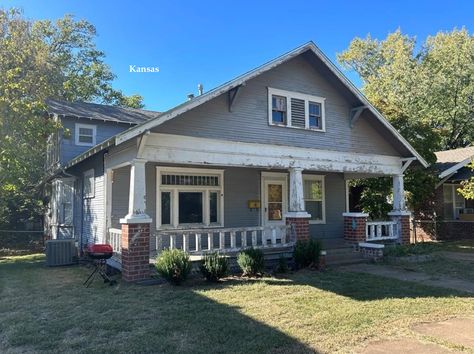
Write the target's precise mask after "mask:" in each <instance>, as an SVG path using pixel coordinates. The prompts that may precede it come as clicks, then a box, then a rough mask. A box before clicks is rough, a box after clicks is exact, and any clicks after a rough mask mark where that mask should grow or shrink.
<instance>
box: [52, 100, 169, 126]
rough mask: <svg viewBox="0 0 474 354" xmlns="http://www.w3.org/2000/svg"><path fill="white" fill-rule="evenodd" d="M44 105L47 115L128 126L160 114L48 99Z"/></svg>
mask: <svg viewBox="0 0 474 354" xmlns="http://www.w3.org/2000/svg"><path fill="white" fill-rule="evenodd" d="M46 105H47V112H48V113H49V114H57V115H62V116H67V117H77V118H88V119H97V120H102V121H111V122H118V123H128V124H140V123H143V122H146V121H148V120H150V119H153V118H156V117H158V116H159V115H160V112H155V111H147V110H145V109H134V108H125V107H119V106H110V105H105V104H97V103H88V102H67V101H61V100H53V99H49V100H47V101H46Z"/></svg>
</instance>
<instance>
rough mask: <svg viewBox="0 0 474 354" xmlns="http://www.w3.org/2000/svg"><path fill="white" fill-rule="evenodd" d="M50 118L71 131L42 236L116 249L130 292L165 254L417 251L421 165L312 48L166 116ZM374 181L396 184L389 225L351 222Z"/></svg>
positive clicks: (62, 142) (83, 109)
mask: <svg viewBox="0 0 474 354" xmlns="http://www.w3.org/2000/svg"><path fill="white" fill-rule="evenodd" d="M49 113H50V114H51V116H52V117H53V118H54V119H60V120H61V121H62V122H63V125H64V126H65V127H67V128H68V129H69V130H68V132H67V133H68V134H64V132H63V131H61V132H58V134H57V135H55V136H54V137H51V143H52V144H51V147H50V155H51V156H52V158H51V159H50V162H51V164H50V166H49V170H50V171H51V176H52V177H51V185H50V192H49V193H50V195H51V198H50V200H51V203H50V211H49V213H48V223H47V229H48V230H47V231H48V232H49V234H50V235H51V237H53V238H64V237H69V238H75V239H76V240H77V243H78V244H79V245H80V246H81V247H82V246H83V245H85V244H87V243H104V242H107V243H110V244H112V246H113V247H114V250H115V252H116V258H115V259H116V261H117V262H119V263H120V266H121V269H122V276H123V278H124V279H125V280H129V281H134V280H139V279H143V278H146V277H148V276H149V262H150V254H151V255H153V254H156V252H159V251H160V250H161V249H163V248H164V247H172V248H173V247H179V248H183V249H184V250H186V251H188V252H190V253H191V254H192V255H196V256H199V255H201V254H202V253H203V252H207V251H209V250H219V251H220V252H236V251H238V250H239V249H241V248H244V247H248V246H254V247H261V248H264V249H272V250H283V249H288V248H291V247H292V246H293V244H294V242H295V240H297V239H307V238H309V237H313V238H317V239H322V240H323V242H325V243H326V244H330V243H331V242H337V241H344V240H345V241H346V242H371V241H374V240H395V241H398V242H409V228H408V226H409V221H408V220H409V215H410V214H409V212H407V211H406V208H405V200H404V189H403V173H404V171H405V170H406V168H407V167H408V166H409V164H410V163H411V162H413V161H415V160H416V161H418V163H420V164H422V165H423V166H426V162H425V161H424V160H423V158H422V157H421V156H420V155H419V154H418V153H417V152H416V151H415V150H414V149H413V148H412V147H411V146H410V144H409V143H408V142H407V141H406V140H405V139H404V138H403V137H402V136H401V135H400V134H399V133H398V132H397V131H396V130H395V129H394V128H393V126H391V125H390V124H389V123H388V122H387V120H386V119H385V118H384V117H383V116H382V115H381V114H380V113H379V112H378V111H377V110H376V109H375V108H374V107H373V106H372V105H371V104H370V102H368V100H367V99H366V98H365V97H364V96H363V95H362V94H361V93H360V92H359V91H358V89H357V88H356V87H355V86H354V85H353V84H352V83H351V82H350V81H349V80H348V79H347V78H346V77H345V76H344V75H343V74H342V73H341V72H340V71H339V70H338V69H337V68H336V66H335V65H334V64H333V63H331V62H330V60H329V59H328V58H327V57H326V56H325V55H324V54H323V53H322V52H321V51H320V50H319V49H318V48H317V47H316V45H315V44H314V43H312V42H309V43H307V44H305V45H303V46H300V47H298V48H296V49H294V50H292V51H290V52H288V53H286V54H283V55H282V56H280V57H278V58H276V59H274V60H272V61H270V62H268V63H266V64H264V65H262V66H259V67H257V68H256V69H253V70H251V71H249V72H247V73H245V74H243V75H241V76H239V77H237V78H235V79H232V80H231V81H229V82H227V83H225V84H224V85H222V86H219V87H217V88H215V89H213V90H211V91H208V92H206V93H203V94H200V95H198V96H196V97H194V98H191V99H189V100H188V101H186V102H184V103H183V104H180V105H179V106H176V107H174V108H172V109H170V110H169V111H167V112H162V113H159V112H149V111H143V110H129V109H123V108H117V107H108V106H102V105H95V104H86V103H72V104H71V103H64V102H55V101H52V102H51V103H50V108H49ZM53 142H54V144H53ZM371 176H392V177H393V185H394V205H393V212H392V213H390V215H387V220H386V221H382V222H368V220H367V215H366V214H363V213H350V212H349V210H348V189H347V181H348V180H350V179H353V178H362V177H371Z"/></svg>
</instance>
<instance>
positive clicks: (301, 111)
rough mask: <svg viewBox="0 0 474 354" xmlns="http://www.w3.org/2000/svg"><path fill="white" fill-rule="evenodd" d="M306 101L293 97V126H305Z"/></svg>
mask: <svg viewBox="0 0 474 354" xmlns="http://www.w3.org/2000/svg"><path fill="white" fill-rule="evenodd" d="M304 106H305V101H304V100H300V99H299V98H292V99H291V126H293V127H298V128H304V127H305V107H304Z"/></svg>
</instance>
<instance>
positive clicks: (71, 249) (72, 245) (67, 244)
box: [46, 239, 77, 267]
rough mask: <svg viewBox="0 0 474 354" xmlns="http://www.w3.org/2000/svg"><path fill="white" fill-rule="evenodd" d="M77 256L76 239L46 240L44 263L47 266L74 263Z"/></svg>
mask: <svg viewBox="0 0 474 354" xmlns="http://www.w3.org/2000/svg"><path fill="white" fill-rule="evenodd" d="M76 258H77V250H76V240H74V239H67V240H49V241H46V265H47V266H49V267H54V266H62V265H68V264H73V263H75V261H76Z"/></svg>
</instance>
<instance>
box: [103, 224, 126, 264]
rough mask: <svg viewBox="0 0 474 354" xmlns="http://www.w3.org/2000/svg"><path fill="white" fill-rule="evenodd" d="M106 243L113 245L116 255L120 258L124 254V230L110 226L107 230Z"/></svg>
mask: <svg viewBox="0 0 474 354" xmlns="http://www.w3.org/2000/svg"><path fill="white" fill-rule="evenodd" d="M105 243H108V244H109V245H111V246H112V249H113V251H114V257H115V258H117V259H120V257H121V255H122V230H121V229H114V228H110V229H109V230H108V232H107V237H106V240H105Z"/></svg>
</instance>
